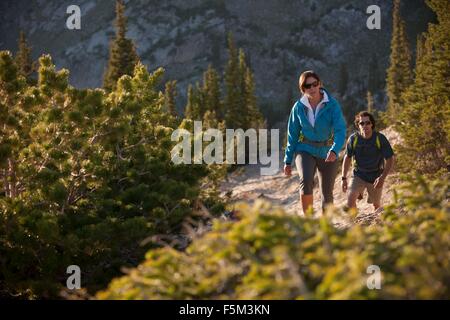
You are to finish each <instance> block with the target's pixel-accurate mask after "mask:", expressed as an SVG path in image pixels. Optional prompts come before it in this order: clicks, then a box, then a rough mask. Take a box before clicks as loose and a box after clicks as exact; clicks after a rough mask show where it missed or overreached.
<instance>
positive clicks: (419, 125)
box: [397, 0, 450, 174]
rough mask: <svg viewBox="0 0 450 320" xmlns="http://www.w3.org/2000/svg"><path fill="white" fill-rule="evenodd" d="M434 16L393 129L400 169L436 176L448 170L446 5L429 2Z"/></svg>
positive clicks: (449, 17)
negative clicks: (400, 140) (398, 137)
mask: <svg viewBox="0 0 450 320" xmlns="http://www.w3.org/2000/svg"><path fill="white" fill-rule="evenodd" d="M427 3H428V5H429V6H430V7H431V8H432V10H433V11H434V12H435V13H436V15H437V20H438V23H437V24H430V25H429V27H428V30H427V33H426V34H425V37H424V38H423V40H424V41H423V45H421V46H420V47H421V49H420V54H419V55H418V59H417V62H416V70H415V79H414V84H413V85H412V86H410V87H409V88H408V89H407V90H406V91H405V93H404V95H403V97H402V98H403V99H404V106H405V107H404V109H403V110H402V112H401V114H400V119H401V122H400V123H399V125H398V126H397V130H398V131H399V132H400V134H401V136H402V138H403V144H402V146H401V147H400V150H399V153H398V154H399V156H398V157H399V161H398V166H399V167H400V169H401V170H404V171H406V172H411V170H416V171H419V172H420V173H426V174H438V172H439V171H440V170H444V171H447V172H448V171H450V143H449V141H450V83H449V74H450V65H449V63H448V62H449V61H450V50H449V48H450V37H449V36H448V35H449V34H450V2H449V1H447V0H430V1H428V2H427Z"/></svg>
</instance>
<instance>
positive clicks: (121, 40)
mask: <svg viewBox="0 0 450 320" xmlns="http://www.w3.org/2000/svg"><path fill="white" fill-rule="evenodd" d="M116 28H117V29H116V37H115V39H114V40H113V41H112V43H111V44H110V50H109V62H108V66H107V69H106V72H105V76H104V79H103V87H104V88H105V89H106V90H109V91H111V90H113V89H114V88H115V87H116V82H117V80H118V79H119V78H120V77H121V76H123V75H125V74H126V75H132V74H133V71H134V67H135V65H136V64H137V62H138V61H139V57H138V55H137V53H136V48H135V46H134V44H133V41H132V40H130V39H127V38H126V31H127V25H126V17H125V5H124V4H123V1H122V0H116Z"/></svg>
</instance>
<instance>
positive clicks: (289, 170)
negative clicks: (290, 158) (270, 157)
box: [284, 164, 292, 177]
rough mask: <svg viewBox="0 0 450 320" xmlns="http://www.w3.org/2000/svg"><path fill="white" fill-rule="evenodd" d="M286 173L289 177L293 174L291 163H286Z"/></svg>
mask: <svg viewBox="0 0 450 320" xmlns="http://www.w3.org/2000/svg"><path fill="white" fill-rule="evenodd" d="M284 174H285V175H287V176H288V177H290V176H291V174H292V167H291V165H289V164H285V165H284Z"/></svg>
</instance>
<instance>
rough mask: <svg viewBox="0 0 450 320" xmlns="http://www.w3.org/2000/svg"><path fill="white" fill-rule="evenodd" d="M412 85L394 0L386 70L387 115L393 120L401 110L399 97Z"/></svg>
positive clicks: (397, 1) (397, 0)
mask: <svg viewBox="0 0 450 320" xmlns="http://www.w3.org/2000/svg"><path fill="white" fill-rule="evenodd" d="M411 83H412V72H411V52H410V49H409V44H408V40H407V37H406V28H405V22H404V21H403V19H402V17H401V15H400V0H394V9H393V25H392V39H391V56H390V66H389V68H388V70H387V96H388V99H389V102H388V114H389V117H390V118H391V120H394V119H395V118H396V116H397V115H398V112H399V111H400V108H401V104H402V103H401V95H402V93H403V92H404V91H405V90H406V89H407V88H408V87H409V86H410V85H411Z"/></svg>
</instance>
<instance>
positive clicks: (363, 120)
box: [341, 111, 394, 210]
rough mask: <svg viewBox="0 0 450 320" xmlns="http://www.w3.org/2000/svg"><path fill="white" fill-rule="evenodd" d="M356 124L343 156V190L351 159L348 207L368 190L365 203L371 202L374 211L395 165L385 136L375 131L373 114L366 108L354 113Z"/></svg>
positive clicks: (354, 205) (352, 206)
mask: <svg viewBox="0 0 450 320" xmlns="http://www.w3.org/2000/svg"><path fill="white" fill-rule="evenodd" d="M355 126H356V127H357V128H358V131H357V132H355V133H354V134H352V135H351V136H350V137H349V138H348V141H347V147H346V154H345V155H344V160H343V165H342V182H341V186H342V191H343V192H347V189H348V185H347V173H348V171H349V168H350V165H351V163H352V159H353V179H352V183H351V185H350V193H349V194H348V198H347V206H348V207H349V208H356V199H358V198H359V197H360V195H362V194H363V192H364V190H365V189H367V192H368V194H369V197H368V200H367V202H368V203H372V204H373V206H374V208H375V210H376V209H378V208H379V207H380V205H381V193H382V190H383V183H384V181H385V180H386V177H387V175H388V174H389V172H390V170H391V168H392V166H393V164H394V152H393V151H392V148H391V145H390V143H389V141H388V140H387V138H386V137H385V136H384V135H383V134H382V133H380V132H377V131H375V118H374V117H373V115H372V114H370V113H369V112H367V111H362V112H360V113H358V114H357V115H356V116H355ZM359 199H361V198H359Z"/></svg>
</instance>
